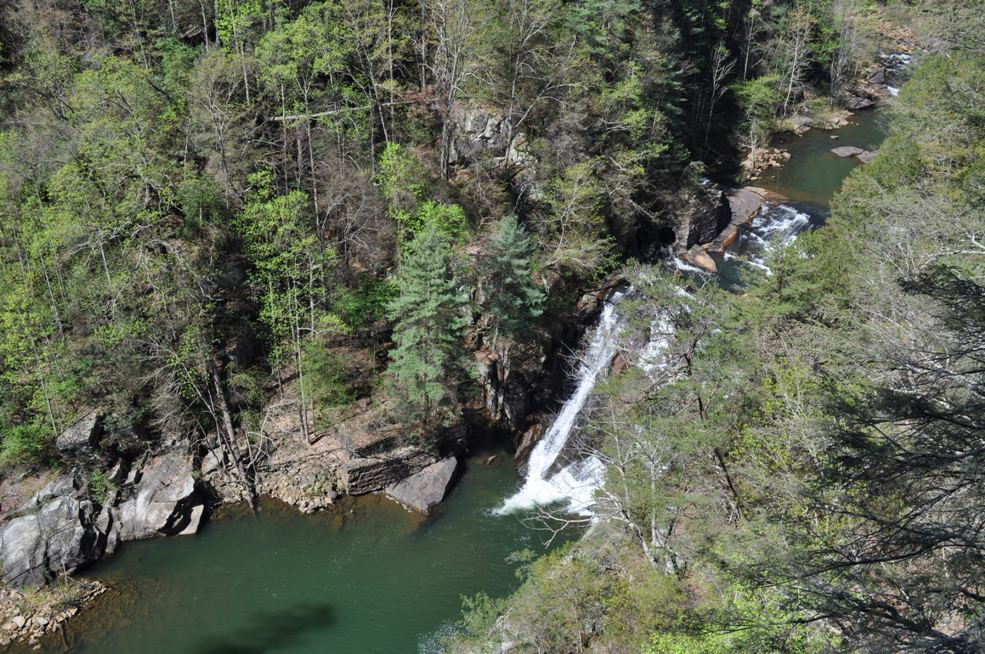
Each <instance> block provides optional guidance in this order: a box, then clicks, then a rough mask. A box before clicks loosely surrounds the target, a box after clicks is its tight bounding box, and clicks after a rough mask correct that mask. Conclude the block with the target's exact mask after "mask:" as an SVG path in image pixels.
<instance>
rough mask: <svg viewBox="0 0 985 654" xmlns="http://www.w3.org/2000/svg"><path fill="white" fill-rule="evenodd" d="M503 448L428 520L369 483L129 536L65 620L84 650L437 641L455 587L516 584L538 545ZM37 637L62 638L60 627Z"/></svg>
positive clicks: (351, 648)
mask: <svg viewBox="0 0 985 654" xmlns="http://www.w3.org/2000/svg"><path fill="white" fill-rule="evenodd" d="M516 484H517V476H516V473H515V472H514V470H513V465H512V461H511V460H510V459H509V458H508V457H507V456H504V455H503V454H502V453H500V455H499V456H498V457H497V460H496V462H495V463H494V464H493V465H491V466H483V465H480V464H479V463H477V462H471V463H469V465H468V466H467V469H466V471H465V474H464V476H463V478H462V479H461V480H460V482H459V483H458V485H457V486H456V487H455V488H454V489H453V490H452V492H451V494H450V496H449V497H448V499H447V500H446V501H445V502H444V503H443V504H442V505H441V506H440V507H439V508H438V511H437V512H436V513H435V514H434V515H433V516H431V518H429V519H427V520H424V519H422V518H420V517H418V516H416V515H414V514H411V513H408V512H407V511H405V510H404V509H403V508H401V507H400V506H398V505H396V504H394V503H392V502H390V501H389V500H386V499H384V498H382V497H378V496H369V497H363V498H357V499H354V500H347V501H346V502H345V503H344V504H342V505H340V506H339V507H338V508H336V509H335V510H332V511H325V512H322V513H318V514H314V515H307V516H306V515H301V514H299V513H297V512H296V511H294V510H293V509H291V508H290V507H286V506H284V505H280V504H275V503H272V502H267V503H265V504H264V506H263V510H262V511H261V512H260V514H259V515H258V516H253V515H250V514H249V513H248V512H247V511H244V510H243V509H242V508H239V507H233V508H232V509H230V510H227V511H226V513H225V514H224V515H221V516H220V517H219V518H218V519H214V520H212V521H211V522H209V523H208V524H207V525H206V526H205V527H204V528H203V529H202V531H201V532H200V533H199V534H198V535H197V536H192V537H184V538H167V539H162V540H155V541H144V542H138V543H126V544H125V545H124V546H123V547H121V548H120V550H119V552H117V554H115V555H114V556H112V557H110V558H109V559H107V560H106V561H104V562H103V563H100V564H98V565H97V566H95V567H93V568H90V569H89V570H87V571H86V574H87V575H89V576H93V577H96V578H99V579H102V580H103V581H106V582H108V583H110V584H111V585H112V586H113V591H112V592H110V593H107V594H106V595H104V596H103V598H100V601H99V602H98V603H97V604H96V605H95V606H93V607H92V608H89V609H86V610H85V611H83V612H82V614H80V616H79V617H78V618H77V619H76V620H74V621H72V622H71V623H70V626H69V627H68V631H67V634H66V635H67V643H68V644H69V646H70V651H72V652H86V653H92V654H96V653H98V654H116V653H119V654H165V653H167V654H174V653H189V654H233V653H234V652H235V653H243V654H254V653H255V654H259V653H261V652H270V653H275V652H276V653H281V652H283V653H288V652H291V653H301V652H305V653H315V652H318V653H326V652H339V653H346V654H348V653H362V652H366V653H373V652H380V653H384V652H386V653H396V652H421V651H424V652H427V651H433V650H434V646H433V645H434V641H435V640H436V634H439V633H440V632H442V631H443V630H447V629H448V628H449V627H450V625H451V624H452V622H453V621H454V620H455V619H456V618H457V617H458V616H459V614H460V609H461V597H462V596H463V595H472V594H475V593H477V592H479V591H483V592H486V593H489V594H490V595H492V596H502V595H505V594H507V593H509V592H510V591H511V590H513V589H514V588H515V587H516V585H517V579H516V576H515V574H514V572H515V570H514V566H512V565H511V564H509V563H507V561H506V559H507V557H508V555H509V554H510V553H511V552H515V551H517V550H520V549H523V548H526V547H530V548H533V549H539V550H542V549H543V545H542V543H541V534H540V533H539V532H536V531H532V530H530V529H528V528H527V527H525V526H524V525H523V524H521V522H520V521H519V519H518V518H517V517H515V516H494V515H492V514H491V512H490V510H491V509H493V508H495V507H496V506H497V505H498V504H499V503H500V502H501V501H502V499H503V497H505V496H506V495H507V494H509V493H510V492H512V491H513V490H514V489H515V488H516ZM45 649H46V650H47V651H65V650H66V647H65V645H64V644H63V643H62V641H61V638H59V637H56V638H53V639H51V640H50V641H49V642H47V643H46V648H45Z"/></svg>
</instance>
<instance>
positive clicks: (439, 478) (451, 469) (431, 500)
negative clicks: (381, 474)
mask: <svg viewBox="0 0 985 654" xmlns="http://www.w3.org/2000/svg"><path fill="white" fill-rule="evenodd" d="M457 469H458V461H457V460H456V459H455V457H453V456H450V457H448V458H446V459H442V460H441V461H438V462H437V463H432V464H431V465H429V466H428V467H426V468H424V469H423V470H421V471H420V472H418V473H417V474H414V475H411V476H410V477H408V478H406V479H404V480H403V481H400V482H398V483H396V484H393V485H392V486H389V487H387V489H386V495H387V497H389V498H390V499H392V500H395V501H397V502H400V503H401V504H403V505H404V506H406V507H407V508H409V509H413V510H415V511H420V512H421V513H427V512H428V511H430V510H431V507H433V506H434V505H435V504H437V503H438V502H440V501H441V500H443V499H444V498H445V493H446V492H447V491H448V486H449V485H450V484H451V481H452V479H453V478H454V477H455V471H456V470H457Z"/></svg>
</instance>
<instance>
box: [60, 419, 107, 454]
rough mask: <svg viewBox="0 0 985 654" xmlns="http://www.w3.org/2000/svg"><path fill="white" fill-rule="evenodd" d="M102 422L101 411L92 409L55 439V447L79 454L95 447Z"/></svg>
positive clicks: (64, 451)
mask: <svg viewBox="0 0 985 654" xmlns="http://www.w3.org/2000/svg"><path fill="white" fill-rule="evenodd" d="M101 422H102V417H101V416H100V415H99V413H98V412H97V411H95V410H93V411H90V412H89V413H87V414H86V415H84V416H82V417H81V418H79V419H78V420H77V421H75V423H74V424H73V425H72V426H71V427H69V428H68V429H66V430H65V431H63V432H62V433H61V434H60V435H59V436H58V438H56V439H55V447H56V448H58V451H59V452H61V453H63V454H77V453H79V452H83V451H85V450H88V449H89V448H91V447H95V446H96V444H97V443H98V441H99V436H100V434H101V432H102V425H101Z"/></svg>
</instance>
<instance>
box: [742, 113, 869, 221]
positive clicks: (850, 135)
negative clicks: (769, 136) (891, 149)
mask: <svg viewBox="0 0 985 654" xmlns="http://www.w3.org/2000/svg"><path fill="white" fill-rule="evenodd" d="M885 122H886V115H885V113H884V112H883V111H882V110H881V109H868V110H863V111H859V112H858V113H856V114H854V115H853V116H851V117H849V119H848V125H847V126H845V127H842V128H840V129H837V130H824V129H812V130H809V131H808V132H807V133H806V134H804V135H803V136H794V135H789V136H787V137H785V138H783V139H781V140H779V141H778V142H777V143H776V144H775V146H776V147H779V148H783V149H785V150H786V151H787V152H789V153H790V160H789V161H787V162H786V163H785V164H784V165H783V166H781V167H779V168H772V169H770V170H768V171H766V172H764V173H763V174H762V176H761V177H760V178H759V179H758V180H756V181H755V182H753V184H754V185H755V186H762V187H763V188H767V189H769V190H771V191H775V192H777V193H779V194H780V195H782V196H784V197H785V198H787V199H789V200H790V201H791V202H795V203H802V204H806V205H810V206H814V207H818V208H820V209H827V208H828V205H829V204H830V203H831V198H832V197H833V196H834V194H835V193H837V192H838V190H840V189H841V184H842V182H843V181H844V180H845V178H846V177H848V175H849V173H851V172H852V170H853V169H854V168H855V167H856V166H860V165H862V164H861V163H860V162H859V160H858V159H856V158H855V157H846V158H841V157H838V156H837V155H835V154H833V153H832V152H831V149H832V148H837V147H841V146H846V145H854V146H856V147H859V148H862V149H865V150H875V149H877V148H878V147H879V145H880V144H882V142H883V140H884V139H885V138H886V127H885ZM832 137H837V138H832Z"/></svg>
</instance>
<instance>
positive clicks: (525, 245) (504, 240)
mask: <svg viewBox="0 0 985 654" xmlns="http://www.w3.org/2000/svg"><path fill="white" fill-rule="evenodd" d="M535 250H536V246H535V245H534V244H533V242H532V241H531V240H530V236H529V235H528V234H527V230H526V229H524V227H523V225H521V224H520V221H519V220H518V219H517V217H516V215H514V214H509V215H507V216H505V217H503V219H502V220H500V221H499V223H498V224H497V225H496V231H495V232H494V233H493V236H492V238H491V239H490V241H489V256H488V257H486V259H485V261H484V262H483V270H482V282H483V288H484V294H485V302H486V310H487V312H488V315H489V327H490V329H491V330H492V339H491V340H492V345H493V347H496V346H497V345H498V344H499V341H500V339H502V338H507V339H512V338H516V337H517V336H520V335H522V334H524V333H525V332H526V331H527V330H529V328H530V325H531V323H532V322H533V320H534V319H535V318H536V317H537V316H539V315H540V314H541V312H542V311H543V304H544V293H543V291H541V290H540V289H539V288H537V286H536V285H535V284H534V280H533V275H532V272H531V265H532V264H531V259H532V257H533V254H534V251H535Z"/></svg>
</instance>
